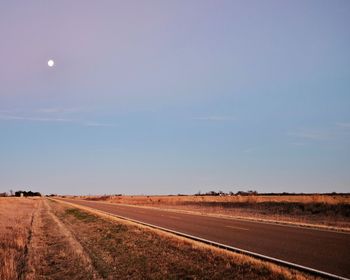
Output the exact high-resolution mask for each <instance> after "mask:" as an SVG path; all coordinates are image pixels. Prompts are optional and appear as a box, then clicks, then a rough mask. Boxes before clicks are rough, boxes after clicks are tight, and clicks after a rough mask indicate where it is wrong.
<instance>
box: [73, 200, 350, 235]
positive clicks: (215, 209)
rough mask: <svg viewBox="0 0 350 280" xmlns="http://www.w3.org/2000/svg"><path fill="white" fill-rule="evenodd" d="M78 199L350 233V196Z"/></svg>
mask: <svg viewBox="0 0 350 280" xmlns="http://www.w3.org/2000/svg"><path fill="white" fill-rule="evenodd" d="M76 198H77V199H85V200H92V201H105V202H111V203H119V204H130V205H136V206H146V207H157V208H162V209H170V210H179V211H190V212H196V213H199V214H201V215H225V216H231V217H235V218H244V219H257V220H268V221H276V222H287V223H297V224H301V225H302V224H304V225H308V226H321V227H332V228H339V229H343V230H350V195H317V194H315V195H266V196H264V195H251V196H191V195H188V196H187V195H186V196H82V197H76Z"/></svg>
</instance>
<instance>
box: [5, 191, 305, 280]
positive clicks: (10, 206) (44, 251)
mask: <svg viewBox="0 0 350 280" xmlns="http://www.w3.org/2000/svg"><path fill="white" fill-rule="evenodd" d="M0 213H1V216H0V218H1V219H0V234H1V239H0V242H1V254H0V264H1V266H0V267H1V270H0V279H9V280H10V279H125V278H128V279H144V278H148V279H164V278H167V279H179V278H188V279H232V278H233V279H306V278H310V276H306V275H304V274H302V273H299V272H296V271H293V270H289V269H286V268H282V267H279V266H277V265H274V264H270V263H266V262H263V261H259V260H256V259H253V258H251V257H247V256H242V255H240V254H236V253H230V252H226V251H223V250H219V249H214V248H211V247H209V246H207V245H203V244H200V243H197V242H193V241H188V240H186V239H183V238H179V237H174V236H172V235H169V234H166V233H163V232H159V231H156V230H152V229H149V228H145V227H141V226H138V225H135V224H133V223H130V222H125V221H121V220H117V219H110V218H103V217H101V216H99V215H97V214H94V213H91V212H86V211H84V210H82V209H78V208H75V207H72V206H67V205H64V204H61V203H57V202H54V201H48V200H46V199H28V198H18V199H14V198H4V199H1V200H0Z"/></svg>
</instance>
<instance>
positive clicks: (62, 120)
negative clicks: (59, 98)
mask: <svg viewBox="0 0 350 280" xmlns="http://www.w3.org/2000/svg"><path fill="white" fill-rule="evenodd" d="M0 120H2V121H28V122H46V123H50V122H51V123H70V124H77V125H83V126H87V127H115V126H116V125H114V124H108V123H100V122H92V121H81V120H74V119H66V118H43V117H23V116H13V115H0Z"/></svg>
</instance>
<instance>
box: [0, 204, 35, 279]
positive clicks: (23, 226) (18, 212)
mask: <svg viewBox="0 0 350 280" xmlns="http://www.w3.org/2000/svg"><path fill="white" fill-rule="evenodd" d="M37 204H38V200H36V199H29V198H28V199H27V198H0V249H1V250H0V279H9V280H10V279H19V278H21V277H22V276H23V274H24V271H25V269H26V267H25V264H26V257H27V250H28V243H29V241H30V235H31V224H32V221H33V213H34V211H35V210H36V207H37Z"/></svg>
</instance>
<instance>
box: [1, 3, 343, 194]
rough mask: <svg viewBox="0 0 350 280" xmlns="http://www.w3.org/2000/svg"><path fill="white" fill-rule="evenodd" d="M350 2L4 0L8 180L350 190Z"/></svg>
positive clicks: (65, 189)
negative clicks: (49, 63) (49, 62)
mask: <svg viewBox="0 0 350 280" xmlns="http://www.w3.org/2000/svg"><path fill="white" fill-rule="evenodd" d="M349 14H350V2H349V1H348V0H343V1H340V0H332V1H330V0H326V1H325V0H308V1H301V0H300V1H299V0H297V1H295V0H291V1H288V0H286V1H279V0H276V1H271V0H265V1H260V0H248V1H246V0H242V1H233V0H229V1H225V0H220V1H213V0H211V1H207V0H196V1H195V0H189V1H182V0H179V1H172V0H169V1H161V0H159V1H108V0H106V1H85V0H84V1H65V0H62V1H24V2H23V1H16V0H13V1H1V2H0V42H1V43H0V192H4V191H9V190H10V189H12V190H18V189H31V190H33V191H40V192H42V193H45V194H50V193H58V194H119V193H122V194H178V193H184V194H193V193H197V192H198V191H201V192H206V191H210V190H222V191H233V192H236V191H239V190H257V191H258V192H333V191H336V192H349V191H350V28H349V26H350V17H349ZM49 59H53V60H54V61H55V65H54V67H48V64H47V62H48V60H49Z"/></svg>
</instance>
